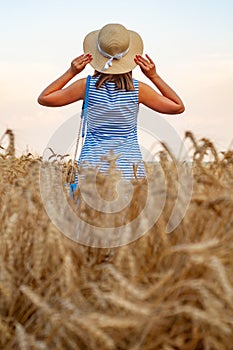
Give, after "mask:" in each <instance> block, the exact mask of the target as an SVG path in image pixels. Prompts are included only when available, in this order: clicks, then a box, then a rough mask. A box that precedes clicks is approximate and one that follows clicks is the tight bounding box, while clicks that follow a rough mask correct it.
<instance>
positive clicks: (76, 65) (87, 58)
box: [70, 53, 93, 75]
mask: <svg viewBox="0 0 233 350" xmlns="http://www.w3.org/2000/svg"><path fill="white" fill-rule="evenodd" d="M92 59H93V58H92V55H91V54H89V53H87V54H83V55H81V56H78V57H76V58H75V59H74V60H73V61H72V62H71V66H70V70H71V72H72V73H73V74H75V75H76V74H79V73H80V72H81V71H82V70H83V69H84V68H85V67H86V65H87V64H88V63H90V62H91V61H92Z"/></svg>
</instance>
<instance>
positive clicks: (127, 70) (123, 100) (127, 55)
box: [38, 24, 184, 179]
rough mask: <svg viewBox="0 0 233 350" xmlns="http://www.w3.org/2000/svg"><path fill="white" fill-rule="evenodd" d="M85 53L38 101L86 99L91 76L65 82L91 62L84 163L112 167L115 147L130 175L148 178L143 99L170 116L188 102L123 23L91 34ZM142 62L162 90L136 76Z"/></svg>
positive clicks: (102, 168)
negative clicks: (141, 133) (140, 128)
mask: <svg viewBox="0 0 233 350" xmlns="http://www.w3.org/2000/svg"><path fill="white" fill-rule="evenodd" d="M83 47H84V54H83V55H81V56H79V57H77V58H75V59H74V60H73V61H72V63H71V66H70V68H69V69H68V70H67V71H66V72H65V73H64V74H63V75H62V76H61V77H59V78H58V79H57V80H55V81H54V82H53V83H52V84H51V85H49V86H48V87H47V88H46V89H45V90H44V91H43V92H42V93H41V94H40V96H39V98H38V102H39V103H40V104H41V105H44V106H49V107H59V106H64V105H67V104H69V103H73V102H76V101H79V100H83V99H84V98H85V91H86V78H85V79H79V80H77V81H75V82H74V83H72V84H71V85H69V86H67V87H65V86H66V84H67V83H68V82H69V81H70V80H71V79H72V78H74V77H75V76H76V75H77V74H79V73H80V72H81V71H82V70H83V69H84V68H85V67H86V65H87V64H89V63H90V64H91V66H92V67H93V68H94V69H95V71H94V75H93V76H92V77H91V80H90V85H89V93H88V113H87V134H86V137H85V142H84V145H83V148H82V152H81V155H80V158H79V163H80V162H83V161H87V162H88V163H89V164H90V165H93V166H96V165H98V169H99V170H100V171H105V170H106V169H107V168H108V164H109V162H108V161H107V159H106V157H104V156H108V155H110V151H111V150H112V151H113V152H114V156H116V163H117V166H118V168H119V169H120V170H121V171H122V175H123V176H124V178H126V179H131V178H133V177H134V175H135V172H134V169H135V167H134V165H135V164H136V163H137V164H139V167H138V170H137V176H144V175H145V174H144V168H143V164H142V155H141V152H140V148H139V144H138V138H137V114H138V106H139V104H140V103H142V104H144V105H145V106H147V107H149V108H151V109H152V110H154V111H156V112H160V113H165V114H179V113H182V112H183V111H184V105H183V102H182V101H181V99H180V98H179V96H178V95H177V94H176V93H175V91H173V90H172V89H171V88H170V87H169V86H168V85H167V84H166V83H165V82H164V81H163V80H162V78H161V77H160V76H159V75H158V73H157V71H156V68H155V64H154V62H153V61H152V59H151V58H150V57H149V56H148V55H146V57H143V56H142V53H143V42H142V39H141V37H140V36H139V35H138V34H137V33H136V32H134V31H131V30H127V29H126V28H125V27H124V26H122V25H121V24H107V25H105V26H104V27H103V28H102V29H101V30H97V31H94V32H91V33H89V34H88V35H87V36H86V37H85V39H84V43H83ZM137 65H138V66H139V67H140V68H141V70H142V72H143V73H144V74H145V76H146V77H147V78H148V79H149V80H150V81H151V82H152V83H153V84H154V86H155V87H156V88H157V89H158V90H159V91H160V93H158V92H157V91H155V90H154V89H153V88H152V87H150V86H149V85H147V84H145V83H143V82H140V81H137V80H136V79H133V78H132V70H133V69H134V68H135V67H136V66H137Z"/></svg>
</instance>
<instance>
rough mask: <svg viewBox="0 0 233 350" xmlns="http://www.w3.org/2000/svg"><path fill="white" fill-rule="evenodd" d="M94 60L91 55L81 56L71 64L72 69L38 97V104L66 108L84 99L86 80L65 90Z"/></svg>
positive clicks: (77, 82)
mask: <svg viewBox="0 0 233 350" xmlns="http://www.w3.org/2000/svg"><path fill="white" fill-rule="evenodd" d="M91 60H92V56H91V55H90V54H86V55H81V56H79V57H77V58H75V59H74V60H73V61H72V62H71V66H70V68H69V69H68V70H67V71H66V72H65V73H64V74H63V75H62V76H61V77H59V78H58V79H56V80H55V81H54V82H53V83H52V84H50V85H49V86H48V87H47V88H46V89H45V90H43V91H42V93H41V94H40V96H39V97H38V103H39V104H41V105H43V106H47V107H59V106H65V105H67V104H69V103H72V102H75V101H79V100H81V99H84V95H85V87H86V79H80V80H77V81H76V82H74V83H73V84H71V85H69V86H68V87H66V88H64V86H65V85H66V84H67V83H68V82H69V81H70V80H71V79H72V78H74V77H75V76H76V75H77V74H79V73H80V72H81V71H82V70H83V69H84V68H85V67H86V65H87V64H88V63H90V62H91Z"/></svg>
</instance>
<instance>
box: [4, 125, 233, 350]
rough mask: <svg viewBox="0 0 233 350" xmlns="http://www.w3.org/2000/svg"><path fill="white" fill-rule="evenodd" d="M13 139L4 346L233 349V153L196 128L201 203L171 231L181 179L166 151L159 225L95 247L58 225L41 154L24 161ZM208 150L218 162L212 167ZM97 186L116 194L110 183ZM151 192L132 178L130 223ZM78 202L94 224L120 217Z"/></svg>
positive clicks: (25, 349) (30, 349) (65, 168)
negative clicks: (44, 194) (46, 199)
mask: <svg viewBox="0 0 233 350" xmlns="http://www.w3.org/2000/svg"><path fill="white" fill-rule="evenodd" d="M6 135H7V136H8V137H9V144H8V147H5V148H3V147H2V146H1V152H0V349H3V350H10V349H20V350H34V349H43V350H45V349H46V350H47V349H54V350H66V349H68V350H70V349H75V350H76V349H81V350H85V349H93V350H95V349H98V350H115V349H119V350H125V349H127V350H154V349H161V350H178V349H182V350H194V349H195V350H201V349H205V350H232V349H233V151H231V150H228V151H226V152H217V151H216V149H215V147H214V145H213V143H212V142H211V141H209V140H208V139H202V140H196V139H195V137H194V136H193V135H192V133H190V132H187V133H186V138H187V139H189V141H191V143H192V154H193V156H192V158H193V163H192V176H193V188H192V197H191V200H190V203H189V206H188V209H187V211H186V212H185V215H184V217H183V220H182V221H181V222H180V223H179V225H178V226H177V227H176V228H175V229H174V230H173V232H172V233H170V234H167V233H166V225H167V222H168V218H169V217H170V214H171V210H172V208H173V206H174V202H175V199H176V195H177V186H176V183H177V173H176V171H175V167H174V161H173V160H172V157H171V155H170V154H169V152H168V151H167V150H166V148H164V149H163V151H161V153H160V164H161V167H162V169H163V171H164V174H165V178H166V184H167V192H166V203H165V206H164V208H163V211H162V213H161V215H160V216H159V218H158V220H157V221H156V223H155V224H154V225H153V226H152V227H151V228H150V229H149V230H148V232H146V233H145V234H144V235H143V236H142V237H140V238H139V239H137V240H135V241H134V242H132V243H130V244H126V245H123V246H120V247H114V248H95V247H88V246H85V245H82V244H78V243H77V242H74V241H73V240H72V239H70V238H67V237H66V236H65V235H64V234H62V233H61V232H60V231H59V230H58V229H57V227H56V226H55V225H54V224H53V222H52V221H51V219H50V217H49V216H48V214H47V212H46V210H45V208H44V205H43V202H42V200H41V192H40V176H39V172H40V169H41V166H44V164H43V161H42V159H41V158H40V157H38V156H37V157H36V156H33V155H31V154H27V155H22V156H20V157H16V156H15V147H14V134H13V132H12V131H11V130H7V131H6ZM207 152H209V153H211V156H212V158H213V161H212V162H210V163H206V162H204V158H205V154H206V153H207ZM60 158H62V157H60ZM54 166H56V162H54ZM60 167H61V168H62V176H63V181H64V182H65V181H66V178H67V176H68V174H69V171H70V169H69V167H70V163H69V162H68V161H66V160H65V158H64V159H62V160H61V161H60ZM151 172H153V170H151ZM152 175H153V174H152ZM98 181H99V182H100V186H99V187H100V188H101V190H102V192H103V193H105V194H106V193H109V188H111V187H112V186H111V184H110V185H109V183H108V180H106V179H103V177H100V178H99V179H98ZM145 186H146V185H145V182H143V181H140V180H135V181H134V193H135V200H134V201H132V202H133V203H132V204H131V205H130V206H129V208H128V209H127V212H126V213H125V215H124V219H125V220H126V221H127V220H128V221H130V220H132V218H134V217H135V216H137V215H138V212H139V211H140V210H141V207H142V206H143V203H144V202H145V196H146V195H145V193H146V192H145ZM55 191H56V189H55ZM79 197H80V193H79V191H77V193H76V197H75V199H78V198H79ZM68 200H69V199H68ZM79 200H80V201H81V197H80V198H79ZM70 201H71V200H70ZM72 203H73V202H72ZM72 203H71V204H70V205H71V206H72V205H73V204H72ZM80 203H81V204H80V208H81V209H82V210H80V212H79V213H77V215H82V214H83V213H85V217H86V218H87V220H90V221H91V222H93V223H94V224H95V225H99V226H101V225H103V220H105V221H107V220H110V221H111V224H113V223H114V224H116V225H117V224H119V223H118V220H120V219H121V218H122V213H121V214H120V215H118V216H117V215H116V216H114V222H113V220H112V218H110V216H109V217H108V216H103V215H101V213H96V211H95V210H92V209H91V208H89V207H88V206H85V203H82V201H81V202H80ZM151 210H153V208H152V209H151ZM104 223H106V222H104ZM142 224H143V223H142Z"/></svg>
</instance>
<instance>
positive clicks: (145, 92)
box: [138, 81, 158, 103]
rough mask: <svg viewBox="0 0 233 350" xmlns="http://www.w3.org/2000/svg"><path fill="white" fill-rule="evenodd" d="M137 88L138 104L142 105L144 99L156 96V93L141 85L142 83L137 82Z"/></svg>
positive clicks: (147, 86) (149, 87)
mask: <svg viewBox="0 0 233 350" xmlns="http://www.w3.org/2000/svg"><path fill="white" fill-rule="evenodd" d="M138 88H139V94H138V102H139V103H144V102H145V99H146V100H147V98H148V97H149V98H151V97H155V96H156V95H158V93H157V92H156V91H155V90H154V89H153V88H152V87H151V86H149V85H148V84H146V83H143V82H142V81H138Z"/></svg>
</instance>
